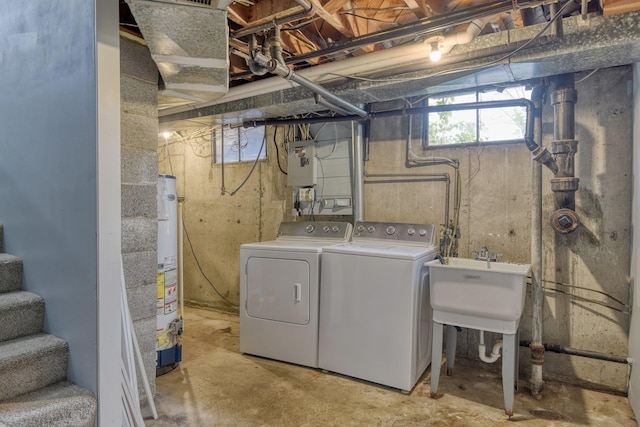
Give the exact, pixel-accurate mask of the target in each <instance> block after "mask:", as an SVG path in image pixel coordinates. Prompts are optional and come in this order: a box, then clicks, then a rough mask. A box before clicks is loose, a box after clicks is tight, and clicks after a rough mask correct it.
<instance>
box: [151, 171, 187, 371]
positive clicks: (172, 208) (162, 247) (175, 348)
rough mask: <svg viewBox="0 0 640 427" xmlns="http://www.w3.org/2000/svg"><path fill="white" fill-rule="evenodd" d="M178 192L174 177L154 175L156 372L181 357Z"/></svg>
mask: <svg viewBox="0 0 640 427" xmlns="http://www.w3.org/2000/svg"><path fill="white" fill-rule="evenodd" d="M177 216H178V195H177V192H176V177H175V176H171V175H159V176H158V280H157V284H158V299H157V301H156V309H157V310H156V312H157V323H156V375H162V374H164V373H166V372H169V371H170V370H172V369H173V368H175V367H176V366H177V365H178V362H180V361H181V360H182V345H181V344H180V335H181V334H182V318H181V317H179V316H178V233H177V231H178V221H177Z"/></svg>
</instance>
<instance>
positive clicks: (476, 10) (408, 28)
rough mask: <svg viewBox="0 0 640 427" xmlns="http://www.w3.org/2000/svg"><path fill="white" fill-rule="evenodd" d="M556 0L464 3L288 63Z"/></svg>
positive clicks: (429, 31) (298, 57)
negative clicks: (440, 12) (461, 5)
mask: <svg viewBox="0 0 640 427" xmlns="http://www.w3.org/2000/svg"><path fill="white" fill-rule="evenodd" d="M555 1H556V0H543V1H539V0H495V1H492V2H490V3H485V4H480V5H477V6H471V7H467V8H464V9H461V10H456V11H453V12H450V13H447V14H444V15H436V16H432V17H429V18H424V19H421V20H419V21H416V22H412V23H410V24H407V25H402V26H398V27H392V28H388V29H384V30H380V31H376V32H374V33H369V34H365V35H362V36H359V37H354V38H352V39H351V40H349V42H346V43H336V44H334V45H332V46H331V47H329V48H327V49H323V50H318V51H315V52H309V53H306V54H303V55H298V56H296V57H295V58H293V59H292V60H289V61H288V62H287V63H288V64H297V63H300V62H304V61H306V60H308V59H311V58H317V57H319V56H329V55H332V54H335V53H340V52H343V51H344V50H345V49H357V48H361V47H364V46H367V45H370V44H375V43H380V42H384V41H389V40H395V39H399V38H404V37H415V36H416V35H419V34H425V33H432V32H437V31H444V30H446V29H448V28H449V27H451V26H454V25H460V24H464V23H467V22H470V21H472V20H474V19H477V18H483V17H485V16H491V15H498V14H500V13H506V12H512V11H513V10H514V9H526V8H530V7H535V6H539V5H542V4H549V3H554V2H555Z"/></svg>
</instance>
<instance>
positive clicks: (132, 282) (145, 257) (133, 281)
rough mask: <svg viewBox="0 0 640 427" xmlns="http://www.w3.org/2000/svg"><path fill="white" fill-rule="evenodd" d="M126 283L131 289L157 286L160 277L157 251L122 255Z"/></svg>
mask: <svg viewBox="0 0 640 427" xmlns="http://www.w3.org/2000/svg"><path fill="white" fill-rule="evenodd" d="M122 262H123V264H124V281H125V283H126V285H127V288H129V287H136V286H142V285H150V284H154V285H155V284H156V280H157V275H158V253H157V251H155V250H153V251H146V252H132V253H125V254H122Z"/></svg>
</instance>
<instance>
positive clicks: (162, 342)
mask: <svg viewBox="0 0 640 427" xmlns="http://www.w3.org/2000/svg"><path fill="white" fill-rule="evenodd" d="M156 339H157V340H158V347H161V346H163V345H165V344H166V343H167V341H169V331H164V332H163V333H161V334H160V335H158V336H157V337H156Z"/></svg>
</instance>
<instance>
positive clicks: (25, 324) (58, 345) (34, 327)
mask: <svg viewBox="0 0 640 427" xmlns="http://www.w3.org/2000/svg"><path fill="white" fill-rule="evenodd" d="M2 248H3V226H2V224H0V427H42V426H60V427H62V426H65V427H67V426H73V427H81V426H87V427H89V426H93V425H94V419H95V416H96V411H97V402H96V399H95V398H94V396H93V395H92V394H91V392H89V391H88V390H85V389H83V388H82V387H79V386H78V385H76V384H74V383H72V382H70V381H67V361H68V356H69V348H68V344H67V343H66V342H65V341H64V340H61V339H60V338H57V337H54V336H53V335H49V334H46V333H43V332H42V326H43V322H44V300H43V299H42V297H40V296H39V295H36V294H34V293H31V292H26V291H23V290H22V260H21V259H20V258H18V257H16V256H13V255H9V254H5V253H3V252H2Z"/></svg>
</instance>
